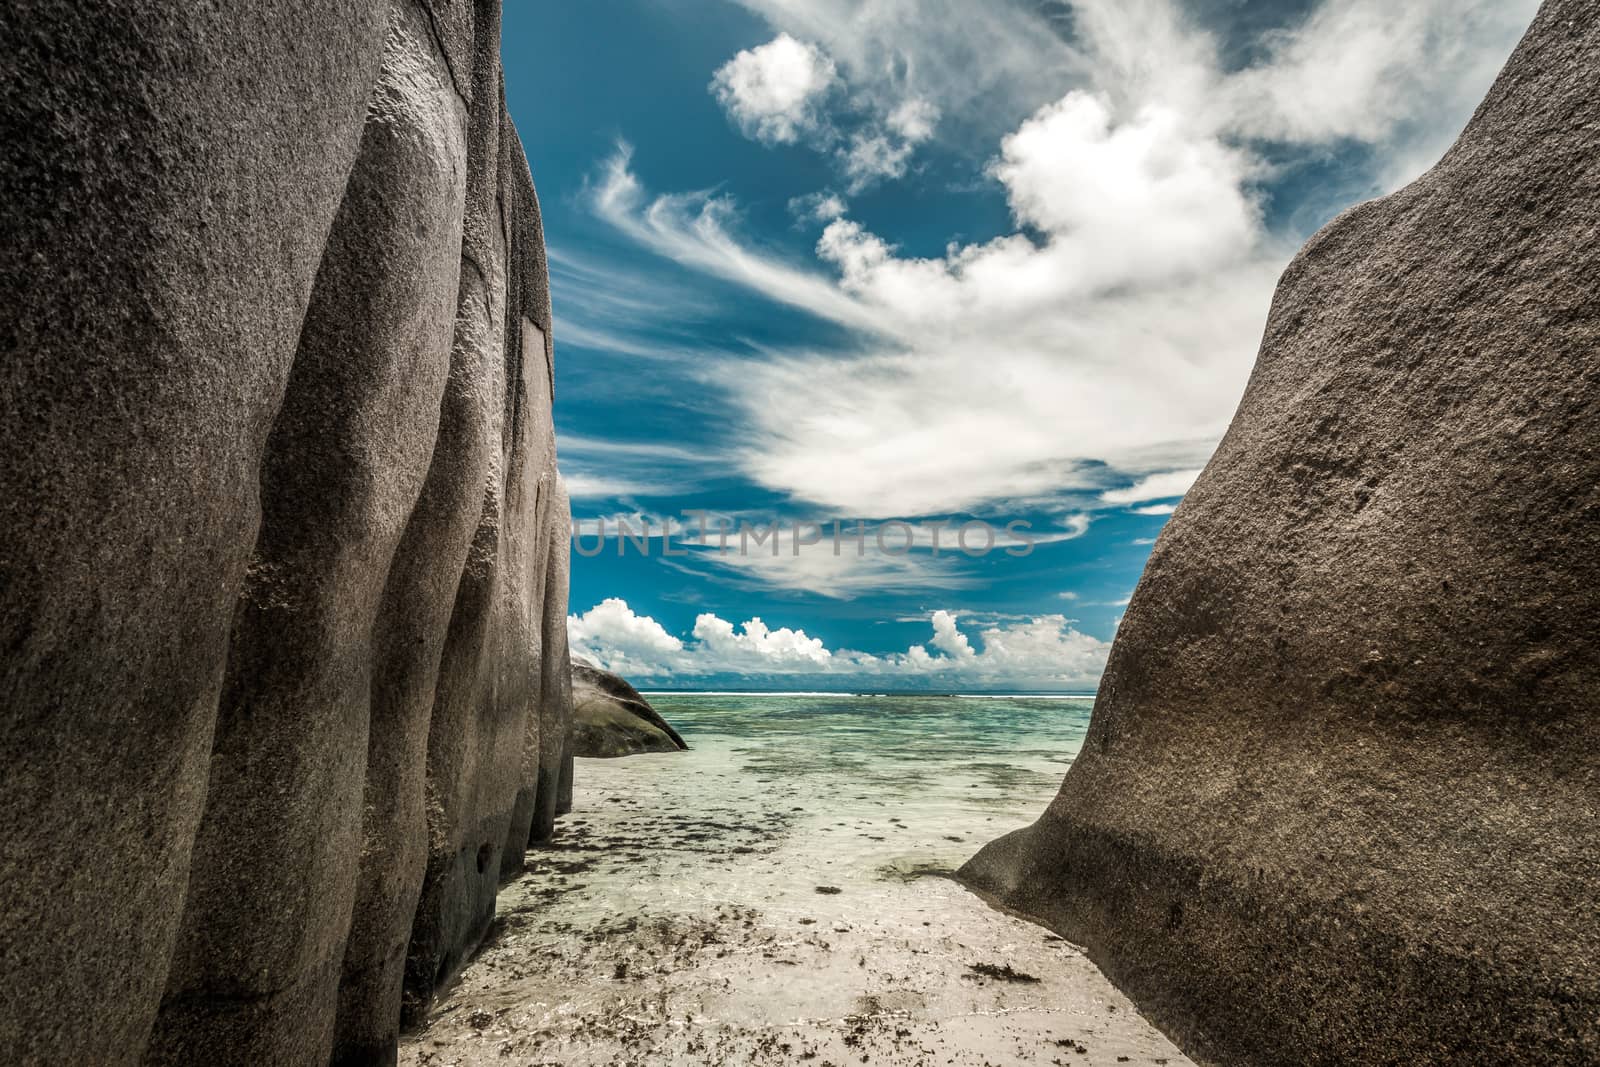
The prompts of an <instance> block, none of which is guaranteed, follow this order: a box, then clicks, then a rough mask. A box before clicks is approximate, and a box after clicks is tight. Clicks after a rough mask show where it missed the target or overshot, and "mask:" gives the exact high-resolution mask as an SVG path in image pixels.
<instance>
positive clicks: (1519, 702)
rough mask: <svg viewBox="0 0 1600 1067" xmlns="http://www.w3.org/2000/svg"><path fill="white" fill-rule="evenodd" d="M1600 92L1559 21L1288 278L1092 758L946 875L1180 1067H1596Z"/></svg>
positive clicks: (1178, 530) (1174, 542) (1160, 562)
mask: <svg viewBox="0 0 1600 1067" xmlns="http://www.w3.org/2000/svg"><path fill="white" fill-rule="evenodd" d="M1597 85H1600V3H1596V2H1594V0H1549V2H1547V3H1546V4H1545V6H1544V8H1543V9H1542V10H1541V12H1540V14H1539V16H1538V19H1537V21H1536V22H1535V23H1534V25H1533V27H1532V29H1531V30H1530V31H1529V33H1528V35H1527V37H1526V39H1525V40H1524V42H1523V44H1522V45H1521V47H1520V48H1519V50H1518V51H1517V53H1516V54H1515V56H1514V57H1513V58H1512V60H1511V62H1510V64H1509V65H1508V66H1507V68H1506V70H1505V71H1504V73H1503V74H1502V75H1501V77H1500V79H1499V80H1498V81H1497V82H1496V84H1495V86H1494V88H1493V89H1492V91H1491V92H1490V94H1489V96H1488V98H1487V99H1486V101H1485V102H1484V104H1483V106H1482V107H1481V109H1480V110H1479V112H1478V114H1477V115H1476V117H1475V118H1474V119H1473V121H1472V123H1471V125H1470V126H1469V127H1468V129H1467V131H1466V132H1465V134H1464V135H1463V136H1462V138H1461V140H1460V141H1459V142H1458V143H1457V144H1456V146H1455V147H1454V148H1452V149H1451V151H1450V152H1449V154H1448V155H1447V156H1446V157H1445V158H1444V160H1443V161H1442V162H1441V163H1440V164H1439V165H1438V166H1437V167H1436V168H1435V169H1433V170H1432V171H1430V172H1429V173H1428V174H1426V175H1425V176H1424V177H1422V178H1421V179H1419V180H1418V181H1417V182H1416V183H1414V184H1413V185H1411V186H1409V187H1407V188H1405V189H1403V190H1401V191H1400V192H1398V193H1396V194H1394V195H1392V196H1390V197H1387V198H1385V199H1383V200H1380V201H1376V202H1374V203H1370V204H1365V205H1362V206H1361V207H1358V208H1356V209H1354V210H1352V211H1350V212H1348V213H1346V214H1345V215H1344V216H1343V217H1341V218H1340V219H1338V220H1337V221H1336V222H1334V223H1333V224H1332V225H1330V226H1329V227H1328V228H1327V229H1326V230H1324V231H1323V232H1322V233H1320V234H1318V235H1317V236H1316V237H1315V238H1314V239H1313V240H1312V241H1311V242H1310V244H1309V245H1307V247H1306V249H1305V250H1304V251H1303V252H1302V253H1301V255H1300V256H1299V257H1298V258H1297V259H1296V260H1295V261H1294V263H1293V264H1292V265H1291V266H1290V267H1289V269H1288V270H1287V272H1286V273H1285V275H1284V278H1283V281H1282V284H1281V286H1280V289H1279V291H1278V295H1277V299H1276V301H1275V303H1274V306H1273V309H1272V313H1271V316H1270V319H1269V321H1268V324H1267V330H1266V337H1265V341H1264V343H1263V346H1262V349H1261V355H1260V359H1259V361H1258V363H1257V366H1256V369H1255V374H1254V376H1253V378H1252V380H1251V382H1250V386H1249V389H1248V392H1247V394H1246V396H1245V398H1244V400H1243V403H1242V404H1241V406H1240V409H1239V412H1238V414H1237V417H1236V418H1235V420H1234V423H1233V426H1232V428H1231V429H1230V430H1229V432H1228V435H1227V437H1226V439H1225V440H1224V441H1223V443H1222V445H1221V447H1220V449H1219V450H1218V452H1217V454H1216V457H1215V458H1214V459H1213V460H1212V462H1211V464H1210V465H1209V467H1208V468H1207V469H1206V472H1205V474H1204V476H1203V477H1202V478H1201V479H1200V481H1199V482H1198V483H1197V484H1196V485H1195V487H1194V488H1193V490H1191V491H1190V493H1189V495H1188V496H1187V497H1186V498H1185V500H1184V502H1183V504H1182V505H1181V506H1180V507H1179V509H1178V511H1177V514H1176V515H1175V516H1174V517H1173V519H1172V521H1171V523H1170V524H1169V525H1168V527H1167V528H1166V531H1165V532H1164V533H1163V535H1162V537H1161V539H1160V541H1159V543H1158V545H1157V546H1156V549H1155V552H1154V554H1153V556H1152V557H1151V560H1150V563H1149V566H1148V567H1147V569H1146V571H1145V573H1144V576H1143V578H1142V580H1141V581H1140V584H1139V588H1138V591H1137V592H1136V593H1135V595H1134V597H1133V601H1132V603H1131V604H1130V606H1129V608H1128V612H1127V615H1126V617H1125V618H1124V620H1123V622H1122V624H1121V627H1120V630H1119V632H1118V636H1117V642H1116V646H1115V648H1114V650H1113V652H1112V654H1111V660H1110V664H1109V667H1108V670H1107V672H1106V675H1105V678H1104V680H1103V682H1102V685H1101V689H1100V695H1099V699H1098V703H1097V705H1096V708H1095V713H1094V719H1093V725H1092V727H1091V730H1090V733H1089V736H1088V739H1087V741H1086V743H1085V745H1084V749H1083V753H1082V756H1081V757H1080V759H1079V761H1078V762H1077V764H1076V765H1075V766H1074V767H1073V768H1072V770H1071V772H1070V773H1069V774H1068V775H1067V777H1066V780H1065V783H1064V784H1063V786H1062V789H1061V792H1060V795H1059V796H1058V798H1057V799H1056V801H1055V802H1054V803H1053V804H1052V805H1051V806H1050V808H1049V810H1048V811H1047V812H1046V814H1045V815H1044V817H1043V818H1041V819H1040V820H1039V821H1038V822H1037V823H1036V824H1034V825H1033V826H1032V827H1030V828H1028V829H1025V830H1022V831H1019V832H1017V833H1016V834H1013V835H1011V836H1009V837H1006V838H1003V839H1001V840H1000V841H998V842H996V843H995V844H992V845H990V846H989V847H988V848H986V849H985V850H984V851H983V852H982V853H980V854H979V855H978V856H977V857H976V858H975V859H974V860H972V861H971V862H969V863H968V864H967V865H966V867H964V868H963V869H962V875H963V877H964V878H965V879H966V880H967V882H968V883H969V884H972V885H975V886H977V887H979V888H981V889H983V890H984V891H986V892H987V893H989V894H990V895H991V896H992V897H994V898H995V899H997V900H998V901H1000V902H1002V903H1004V904H1006V905H1007V906H1009V907H1012V908H1015V909H1018V910H1021V911H1023V912H1026V913H1027V914H1029V915H1031V916H1034V917H1036V918H1038V919H1040V920H1041V921H1043V922H1045V923H1046V924H1047V925H1049V926H1050V927H1051V928H1053V929H1055V930H1057V931H1059V932H1060V933H1062V934H1064V935H1065V936H1067V937H1068V938H1070V939H1072V940H1075V941H1078V942H1081V943H1083V944H1085V945H1086V946H1087V947H1088V949H1089V951H1090V953H1091V955H1092V956H1093V958H1094V959H1095V960H1096V962H1098V963H1099V964H1100V965H1101V967H1102V968H1103V969H1104V970H1105V971H1106V973H1107V974H1108V975H1110V976H1111V977H1112V978H1113V980H1115V981H1117V982H1118V983H1119V984H1120V985H1121V986H1122V988H1124V989H1125V990H1126V991H1128V992H1129V993H1130V995H1132V997H1133V998H1134V1000H1135V1001H1136V1002H1137V1003H1138V1004H1139V1005H1140V1007H1141V1009H1142V1010H1144V1011H1146V1012H1147V1014H1149V1015H1150V1016H1151V1017H1152V1018H1153V1019H1154V1020H1156V1021H1157V1022H1158V1023H1159V1024H1160V1025H1162V1026H1163V1027H1164V1028H1165V1029H1166V1030H1167V1031H1168V1033H1170V1034H1172V1035H1174V1037H1176V1038H1177V1039H1178V1040H1179V1042H1180V1044H1182V1045H1184V1046H1185V1048H1186V1050H1188V1051H1189V1052H1190V1053H1191V1054H1193V1055H1195V1056H1196V1057H1197V1058H1203V1059H1208V1060H1214V1061H1217V1062H1225V1063H1236V1064H1279V1063H1283V1062H1285V1059H1286V1058H1290V1059H1292V1060H1293V1062H1296V1063H1303V1064H1376V1063H1411V1064H1479V1063H1482V1064H1491V1063H1492V1064H1564V1063H1571V1064H1578V1063H1594V1062H1600V818H1597V817H1596V816H1597V814H1600V810H1597V808H1600V703H1597V701H1596V694H1597V693H1600V297H1597V288H1596V279H1600V242H1597V241H1596V234H1597V233H1600V92H1597V91H1596V87H1597ZM1288 1050H1292V1053H1291V1052H1290V1051H1288Z"/></svg>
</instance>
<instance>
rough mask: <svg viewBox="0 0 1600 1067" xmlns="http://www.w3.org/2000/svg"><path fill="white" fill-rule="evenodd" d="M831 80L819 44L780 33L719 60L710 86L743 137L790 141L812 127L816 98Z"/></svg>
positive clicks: (831, 70)
mask: <svg viewBox="0 0 1600 1067" xmlns="http://www.w3.org/2000/svg"><path fill="white" fill-rule="evenodd" d="M833 81H834V66H833V62H832V60H830V59H829V58H828V57H827V56H826V55H824V54H823V52H822V50H821V49H819V48H817V47H816V46H815V45H812V44H807V43H805V42H802V41H797V40H795V39H794V38H793V37H791V36H789V35H788V34H787V33H780V34H779V35H778V36H777V37H775V38H773V39H772V40H771V41H768V42H767V43H766V44H764V45H761V46H760V47H759V48H749V49H745V50H744V51H742V52H740V53H739V54H738V55H736V56H734V57H733V58H732V59H730V60H728V62H727V63H725V64H723V66H722V67H721V68H720V69H719V70H718V71H717V73H716V75H715V76H714V77H713V78H712V80H711V91H712V93H713V94H714V95H715V96H716V98H717V101H718V102H719V103H720V104H722V106H723V108H724V110H726V111H727V113H728V116H729V118H731V119H733V120H734V121H735V122H736V123H738V124H739V128H740V129H742V130H743V131H744V132H745V134H746V136H749V137H754V138H755V139H757V140H760V141H765V142H767V143H769V144H793V143H794V142H796V141H798V140H800V138H801V137H802V136H803V135H805V134H807V133H808V132H810V131H813V130H815V129H816V128H817V126H818V117H817V113H816V104H817V99H818V97H820V96H821V95H822V94H823V93H825V92H826V91H827V89H828V87H829V86H830V85H832V84H833Z"/></svg>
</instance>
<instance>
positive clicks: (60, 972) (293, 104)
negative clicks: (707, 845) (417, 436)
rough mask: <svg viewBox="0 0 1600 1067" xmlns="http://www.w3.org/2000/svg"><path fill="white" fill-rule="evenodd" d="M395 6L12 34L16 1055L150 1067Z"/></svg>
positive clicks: (8, 697)
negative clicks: (306, 370)
mask: <svg viewBox="0 0 1600 1067" xmlns="http://www.w3.org/2000/svg"><path fill="white" fill-rule="evenodd" d="M386 19H387V5H386V4H383V3H379V2H373V0H319V2H316V3H306V2H300V0H285V2H282V3H274V4H263V3H246V4H228V5H196V4H187V3H182V4H180V3H175V2H173V0H129V2H125V3H118V4H93V5H89V4H78V3H66V2H62V0H17V2H14V3H9V4H7V5H6V6H5V9H4V11H3V12H0V55H3V56H4V57H5V58H4V65H5V76H4V77H3V78H0V139H3V142H4V144H5V150H4V151H3V152H0V290H3V293H4V295H3V297H0V545H3V546H4V547H3V548H0V707H3V708H4V709H5V713H4V715H3V716H0V763H3V765H4V767H5V786H4V789H3V790H0V805H3V811H0V823H3V825H4V827H5V830H4V849H3V850H0V884H3V885H4V891H5V906H4V907H3V908H0V1033H4V1034H5V1035H6V1036H7V1043H6V1049H5V1053H6V1059H7V1060H8V1062H11V1063H24V1064H27V1063H81V1064H90V1063H92V1064H97V1065H98V1064H122V1063H135V1062H138V1060H139V1058H140V1056H141V1053H142V1050H143V1048H144V1045H145V1041H146V1036H147V1034H148V1032H149V1029H150V1025H151V1022H152V1020H153V1018H154V1016H155V1012H156V1009H157V1005H158V1003H159V1001H160V998H161V996H162V992H163V989H164V987H165V984H166V974H167V966H168V961H169V960H170V959H171V957H172V954H173V949H174V946H175V944H176V941H177V937H178V929H179V922H180V918H181V916H182V913H183V909H184V893H185V886H186V885H187V883H188V880H189V867H190V854H191V848H192V843H193V840H194V836H195V832H196V828H197V825H198V823H199V819H200V815H201V809H202V805H203V804H204V801H205V795H206V784H207V778H208V772H209V765H210V758H211V739H212V730H213V726H214V724H215V721H216V717H217V706H218V701H219V698H220V696H221V691H222V685H223V678H224V673H225V669H226V666H227V662H228V648H229V634H230V630H231V628H232V624H233V617H234V608H235V604H236V603H237V601H238V599H239V593H240V590H241V587H242V585H243V583H244V577H245V569H246V566H247V564H248V562H249V560H250V556H251V551H252V549H253V547H254V545H255V542H256V529H257V526H258V524H259V522H260V521H261V504H260V502H259V501H258V486H259V483H260V471H261V469H262V466H263V460H264V457H265V454H266V449H267V439H268V435H269V433H270V432H271V431H272V429H273V423H274V418H275V416H276V413H277V411H278V408H279V405H280V404H281V403H282V402H283V399H284V395H285V392H286V389H287V386H288V382H289V379H290V375H291V366H292V365H293V364H294V362H295V358H296V351H297V349H298V348H299V347H300V344H301V324H302V321H303V320H304V318H305V316H306V310H307V307H308V305H309V304H310V302H311V297H312V286H313V282H314V280H315V279H316V278H317V275H318V271H319V267H320V265H321V263H322V260H323V251H324V248H325V246H326V245H327V243H328V237H329V232H330V229H331V227H332V226H333V224H334V219H335V215H336V214H337V213H338V212H339V210H340V203H341V200H342V198H343V197H344V192H345V182H346V178H347V176H348V175H349V173H350V170H351V167H352V165H353V164H354V163H355V160H356V156H357V151H358V148H359V146H360V144H361V142H362V136H363V123H364V118H365V115H366V111H367V101H368V98H369V96H370V95H371V90H372V87H373V85H374V84H375V82H376V80H377V76H378V71H379V64H380V61H381V59H382V56H383V51H384V35H385V25H386Z"/></svg>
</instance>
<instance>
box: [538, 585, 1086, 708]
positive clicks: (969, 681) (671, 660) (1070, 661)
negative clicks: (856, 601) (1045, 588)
mask: <svg viewBox="0 0 1600 1067" xmlns="http://www.w3.org/2000/svg"><path fill="white" fill-rule="evenodd" d="M927 619H928V622H929V624H930V626H931V628H932V631H933V635H932V637H931V638H930V640H929V641H928V643H927V644H926V645H923V644H914V645H911V646H910V647H908V648H907V649H906V650H905V651H904V652H895V653H889V654H886V655H874V654H872V653H867V652H857V651H852V650H849V649H829V648H828V647H827V646H826V644H825V643H824V642H823V641H822V640H821V639H820V638H816V637H812V636H810V635H808V634H807V633H806V632H805V631H804V630H796V629H791V628H789V627H779V628H777V629H773V628H772V627H770V626H768V625H767V624H766V623H764V622H763V621H762V620H761V619H759V618H753V619H749V620H747V621H745V622H743V623H741V624H739V625H737V626H736V625H735V624H733V623H731V622H728V621H727V620H725V619H722V618H720V617H719V616H717V615H715V614H712V613H709V612H707V613H703V614H701V615H700V616H699V617H698V618H696V619H695V623H694V629H693V632H692V633H691V635H690V639H689V640H686V641H685V640H680V639H678V638H676V637H674V636H672V635H671V634H669V633H668V632H667V631H666V630H665V629H664V628H663V627H662V626H661V625H660V624H658V623H657V622H656V621H655V620H654V619H652V618H650V617H648V616H640V615H636V614H635V613H634V612H633V611H632V610H631V609H630V608H629V607H628V605H627V604H626V603H625V602H624V601H622V600H620V599H616V598H612V599H608V600H605V601H603V602H602V603H600V604H599V605H597V606H595V607H594V608H592V609H590V610H589V611H587V612H585V613H583V614H582V615H573V616H569V617H568V619H567V630H568V636H569V639H570V641H571V644H572V651H573V654H574V655H576V656H583V657H584V658H586V659H589V660H590V661H592V662H594V663H597V664H599V665H600V666H602V667H604V668H606V669H608V670H614V671H617V672H618V673H621V674H623V675H624V676H627V677H630V678H632V679H634V680H636V681H638V680H653V681H663V680H667V679H678V680H681V679H686V678H704V677H707V676H711V675H738V676H743V677H753V678H763V677H767V678H793V677H795V676H827V677H833V678H838V679H841V680H844V679H855V678H859V679H880V680H881V679H897V680H900V681H902V682H904V683H907V684H911V685H917V684H938V685H940V686H941V687H949V688H966V687H970V688H997V687H1014V688H1084V687H1088V686H1092V685H1094V684H1095V683H1096V682H1098V680H1099V677H1100V673H1101V672H1102V671H1103V670H1104V669H1105V661H1106V655H1107V653H1108V652H1109V651H1110V647H1111V646H1110V643H1109V642H1106V641H1101V640H1099V639H1098V638H1095V637H1091V636H1089V635H1088V634H1084V633H1081V632H1079V631H1078V630H1075V629H1073V627H1072V624H1071V622H1070V620H1068V619H1067V618H1065V617H1064V616H1061V615H1041V616H1037V617H1034V618H1028V619H1023V620H1019V621H995V622H993V623H990V624H988V625H986V626H985V627H984V628H983V629H982V630H981V631H979V634H978V644H977V645H974V644H973V641H972V639H971V638H970V637H969V636H968V634H967V633H965V632H963V631H962V630H961V628H960V625H959V616H958V615H957V614H956V613H955V612H952V611H944V610H940V611H934V612H932V613H930V614H929V615H928V616H927ZM930 648H931V649H932V651H930Z"/></svg>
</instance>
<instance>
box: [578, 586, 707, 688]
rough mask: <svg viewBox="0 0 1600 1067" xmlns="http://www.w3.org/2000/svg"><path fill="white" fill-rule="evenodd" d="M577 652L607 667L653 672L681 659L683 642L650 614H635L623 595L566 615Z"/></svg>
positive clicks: (624, 670) (617, 669)
mask: <svg viewBox="0 0 1600 1067" xmlns="http://www.w3.org/2000/svg"><path fill="white" fill-rule="evenodd" d="M567 640H568V641H569V642H570V643H571V646H572V652H573V654H574V655H582V656H586V657H588V658H589V659H591V660H593V661H594V662H596V663H599V664H600V665H601V666H603V667H605V668H606V669H607V670H613V671H618V672H624V673H625V672H628V671H633V670H638V671H639V672H641V673H650V672H652V671H655V670H657V669H659V668H660V667H661V666H662V665H665V664H670V663H675V662H679V661H681V659H682V653H683V642H682V641H680V640H679V639H678V638H676V637H673V636H672V635H671V634H669V633H667V631H666V630H665V629H664V628H663V627H662V626H661V624H660V623H658V622H656V620H654V619H652V618H651V617H650V616H648V615H635V614H634V613H633V609H632V608H630V607H628V602H627V601H625V600H623V599H621V598H620V597H610V598H608V599H606V600H602V601H601V602H600V603H598V604H596V605H595V606H594V607H592V608H590V609H589V610H588V611H586V612H584V613H583V614H581V615H569V616H567Z"/></svg>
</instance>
